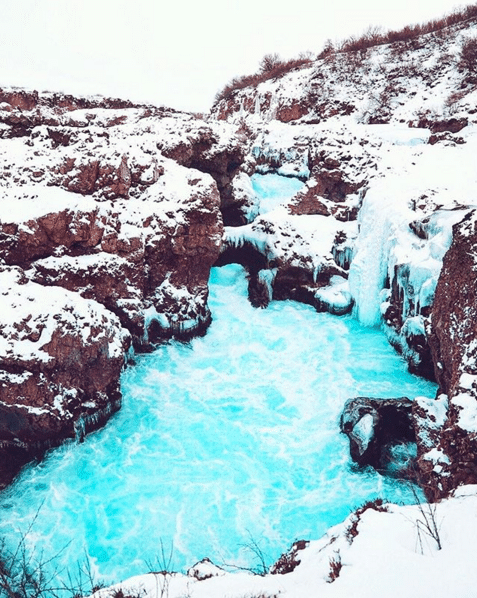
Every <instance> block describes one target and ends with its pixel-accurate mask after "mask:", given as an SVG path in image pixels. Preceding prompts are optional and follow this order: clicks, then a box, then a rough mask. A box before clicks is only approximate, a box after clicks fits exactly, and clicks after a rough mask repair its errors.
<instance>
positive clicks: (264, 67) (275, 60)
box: [260, 53, 283, 73]
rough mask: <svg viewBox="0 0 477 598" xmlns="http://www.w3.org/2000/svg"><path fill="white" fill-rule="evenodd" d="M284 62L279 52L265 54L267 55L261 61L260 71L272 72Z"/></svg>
mask: <svg viewBox="0 0 477 598" xmlns="http://www.w3.org/2000/svg"><path fill="white" fill-rule="evenodd" d="M282 64H283V60H282V59H281V58H280V56H279V55H278V54H276V53H275V54H265V56H264V57H263V58H262V60H261V61H260V72H261V73H271V72H272V71H274V70H275V69H276V68H277V67H279V66H280V65H282Z"/></svg>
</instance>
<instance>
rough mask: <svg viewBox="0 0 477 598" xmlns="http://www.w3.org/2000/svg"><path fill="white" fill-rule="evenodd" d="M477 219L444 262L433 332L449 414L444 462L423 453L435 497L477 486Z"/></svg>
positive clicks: (463, 228) (460, 230)
mask: <svg viewBox="0 0 477 598" xmlns="http://www.w3.org/2000/svg"><path fill="white" fill-rule="evenodd" d="M476 256H477V214H476V212H475V211H474V212H472V213H471V214H470V215H468V216H467V217H466V218H465V219H464V220H463V221H462V222H461V223H460V224H457V225H455V226H454V239H453V242H452V245H451V248H450V249H449V251H448V252H447V254H446V256H445V258H444V264H443V268H442V272H441V275H440V278H439V283H438V285H437V289H436V295H435V299H434V305H433V309H432V317H431V322H430V326H429V344H430V347H431V351H432V355H433V360H434V364H435V374H436V378H437V381H438V383H439V386H440V391H441V392H442V393H445V394H446V395H447V396H448V411H447V417H446V419H445V422H444V424H443V426H442V429H441V431H440V434H439V440H438V442H437V443H436V446H437V450H438V451H439V455H440V460H439V462H437V465H436V466H434V467H431V466H430V463H429V457H428V456H426V454H425V450H421V458H420V468H421V474H422V476H423V482H424V484H425V486H426V489H427V491H428V494H429V495H430V496H432V497H440V496H445V495H447V494H448V493H449V492H450V491H451V490H452V489H453V488H456V487H457V486H459V485H460V484H475V483H477V421H476V417H475V413H476V412H477V365H476V364H477V326H476V322H477V284H476V278H475V271H476V265H477V257H476Z"/></svg>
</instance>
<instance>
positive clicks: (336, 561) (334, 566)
mask: <svg viewBox="0 0 477 598" xmlns="http://www.w3.org/2000/svg"><path fill="white" fill-rule="evenodd" d="M335 555H336V556H335V557H334V558H331V559H330V575H329V577H328V583H333V582H334V581H336V580H337V579H338V577H339V576H340V573H341V569H342V567H343V564H342V562H341V555H340V552H339V550H337V551H336V552H335Z"/></svg>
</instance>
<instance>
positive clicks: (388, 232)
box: [0, 19, 477, 496]
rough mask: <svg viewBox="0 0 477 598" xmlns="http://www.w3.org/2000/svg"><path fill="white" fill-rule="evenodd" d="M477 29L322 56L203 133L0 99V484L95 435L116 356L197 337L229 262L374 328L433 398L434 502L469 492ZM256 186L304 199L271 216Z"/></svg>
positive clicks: (257, 285)
mask: <svg viewBox="0 0 477 598" xmlns="http://www.w3.org/2000/svg"><path fill="white" fill-rule="evenodd" d="M475 33H476V23H475V20H472V19H470V20H467V21H462V22H460V23H457V24H454V25H452V26H451V27H444V28H442V29H441V30H439V31H436V32H433V33H429V34H427V35H423V36H420V37H417V38H416V37H414V38H410V39H409V40H408V41H398V42H395V43H388V44H381V45H378V46H375V47H370V48H367V49H362V50H357V51H347V52H331V53H327V54H326V55H325V56H324V57H322V58H320V59H317V60H314V61H308V62H306V63H305V64H304V65H301V66H300V67H296V68H293V69H291V70H289V71H288V72H283V73H281V74H280V76H276V77H270V78H268V79H266V78H265V79H264V80H263V81H261V82H259V83H257V84H255V85H254V86H250V87H245V88H241V89H235V90H232V91H229V93H228V94H227V95H226V96H225V97H223V98H222V99H221V100H220V101H218V102H217V103H216V105H215V106H214V107H213V109H212V111H211V114H210V115H209V116H207V117H206V118H202V117H198V116H195V115H191V114H185V113H181V112H177V111H174V110H171V109H166V108H155V107H152V106H145V105H135V104H132V103H130V102H126V101H120V100H111V99H105V98H99V97H94V98H73V97H71V96H67V95H64V94H52V93H41V94H40V93H37V92H29V91H24V90H18V89H9V88H4V89H2V90H1V91H0V171H1V178H0V194H1V201H0V260H1V262H0V280H1V292H2V309H1V313H0V320H1V323H0V328H1V331H2V337H1V339H0V369H1V373H0V378H1V385H0V410H1V412H2V418H1V424H0V449H1V451H3V452H2V453H1V454H2V455H3V463H4V465H3V473H0V478H2V479H3V481H4V482H5V481H8V480H9V479H11V476H12V475H13V474H14V472H15V471H16V470H17V468H18V464H19V463H21V462H24V461H25V460H27V459H29V458H32V457H33V456H35V455H38V454H41V452H42V451H43V450H44V449H45V448H47V447H49V446H51V445H55V444H57V443H59V442H61V441H63V440H64V439H67V438H74V437H76V438H79V439H81V438H82V436H83V435H84V433H85V432H87V431H88V430H89V429H92V428H94V427H95V426H98V425H101V423H103V422H104V421H105V419H106V418H107V417H108V415H109V414H110V413H111V412H112V411H113V410H114V409H117V408H118V407H119V405H120V393H119V388H118V377H119V373H120V370H121V368H122V367H123V365H124V363H125V360H126V359H127V357H128V355H129V356H132V354H133V352H134V351H144V350H149V349H151V348H152V347H153V346H154V344H155V343H157V342H160V341H161V340H162V339H164V338H168V337H171V336H174V337H177V338H185V337H187V336H190V335H192V334H198V333H201V332H204V331H205V329H206V328H207V325H208V323H209V321H210V313H209V310H208V307H207V294H208V289H207V282H208V277H209V270H210V267H211V266H212V265H213V264H214V263H218V264H221V263H227V262H230V261H236V262H240V263H243V264H244V265H245V267H246V268H247V269H248V272H249V280H250V298H251V300H252V302H253V303H254V304H255V305H257V306H266V305H267V304H268V302H269V301H270V300H271V299H285V298H293V299H297V300H300V301H305V302H307V303H310V304H312V305H314V306H315V307H316V309H318V310H327V311H330V312H332V313H335V314H344V313H348V312H350V311H351V310H354V313H355V315H356V317H357V318H359V319H360V320H361V321H362V322H363V324H366V325H382V326H383V328H384V330H385V332H386V334H387V336H388V338H389V340H390V342H391V343H392V344H393V345H394V346H395V347H396V348H397V349H398V350H399V351H400V352H401V353H402V354H403V356H404V357H405V358H406V360H407V362H408V364H409V367H410V369H411V370H413V371H415V372H417V373H419V374H422V375H425V376H427V377H434V376H435V377H436V378H437V381H438V383H439V385H440V390H439V395H438V396H439V397H440V398H439V399H438V400H436V401H434V402H433V404H431V403H429V402H427V403H426V402H425V401H423V400H421V401H420V402H419V401H417V402H416V403H415V408H414V410H413V412H414V415H413V417H414V421H415V429H416V434H415V435H416V438H417V442H418V445H419V461H418V463H419V470H420V476H421V477H422V481H423V484H424V485H425V486H426V488H427V489H428V493H429V495H430V496H434V495H436V496H437V495H441V494H446V493H447V492H448V491H449V490H450V489H452V488H453V487H455V486H456V485H458V484H460V483H463V482H465V483H467V482H472V483H475V482H476V481H477V480H476V474H475V465H474V464H475V434H476V432H475V413H476V407H475V405H476V404H477V402H476V401H477V390H476V383H475V381H474V377H475V375H476V373H477V372H475V355H474V352H475V351H474V349H475V347H474V344H475V338H474V337H475V334H474V328H475V326H474V324H473V322H474V320H473V317H474V316H473V312H474V311H475V310H474V308H475V264H474V260H473V257H472V256H473V255H474V253H475V242H476V241H475V234H476V233H475V217H474V215H473V214H474V212H473V211H472V210H473V208H474V207H475V206H476V205H477V191H476V190H477V175H476V173H475V167H474V156H475V155H476V153H477V126H476V124H477V120H476V116H475V114H476V112H477V109H476V102H477V78H476V75H475V69H474V67H473V65H472V64H469V62H468V61H467V62H466V61H464V60H463V48H464V47H465V44H466V43H467V42H468V40H469V39H472V37H473V36H474V35H475ZM270 173H274V174H277V175H279V176H282V177H288V178H289V179H290V178H291V179H295V180H297V181H301V182H302V183H303V185H302V186H301V189H300V190H299V191H298V193H296V194H295V196H294V197H293V199H292V200H291V201H288V202H285V203H283V204H282V205H280V206H277V207H276V209H270V210H264V209H263V207H262V206H261V205H260V202H259V201H258V199H257V193H256V190H255V187H254V185H256V181H257V176H260V175H264V174H270ZM459 223H460V224H459ZM449 247H450V249H449ZM443 263H444V266H443V265H442V264H443ZM441 270H442V273H441ZM444 395H445V396H446V397H447V399H444V398H442V397H443V396H444ZM412 398H414V397H412ZM446 405H448V407H446ZM12 454H15V462H13V461H12V460H11V459H10V458H9V455H12Z"/></svg>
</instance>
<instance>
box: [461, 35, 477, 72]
mask: <svg viewBox="0 0 477 598" xmlns="http://www.w3.org/2000/svg"><path fill="white" fill-rule="evenodd" d="M460 63H461V65H462V66H463V67H464V68H466V69H467V70H469V71H471V72H472V73H475V72H477V37H471V38H469V39H467V40H466V41H465V42H464V44H463V45H462V50H461V53H460Z"/></svg>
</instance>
